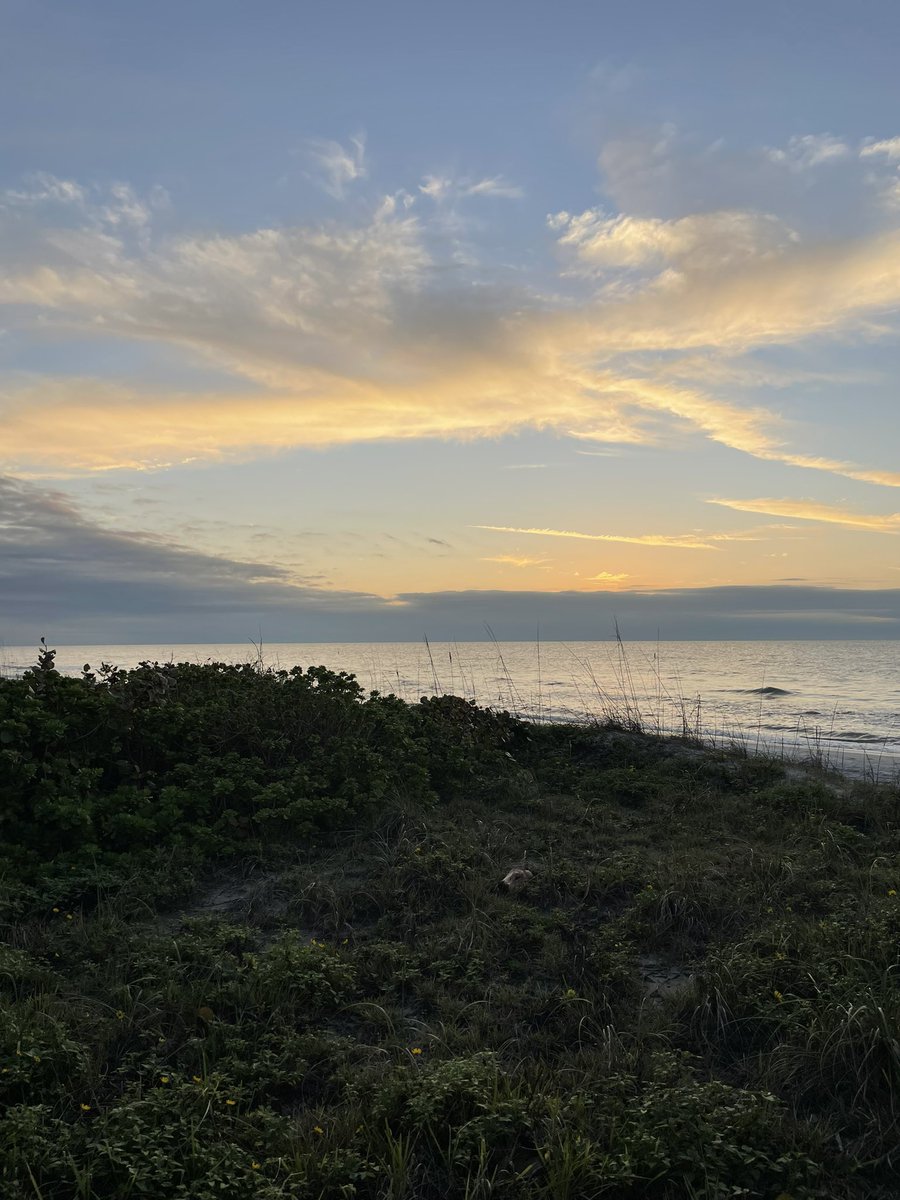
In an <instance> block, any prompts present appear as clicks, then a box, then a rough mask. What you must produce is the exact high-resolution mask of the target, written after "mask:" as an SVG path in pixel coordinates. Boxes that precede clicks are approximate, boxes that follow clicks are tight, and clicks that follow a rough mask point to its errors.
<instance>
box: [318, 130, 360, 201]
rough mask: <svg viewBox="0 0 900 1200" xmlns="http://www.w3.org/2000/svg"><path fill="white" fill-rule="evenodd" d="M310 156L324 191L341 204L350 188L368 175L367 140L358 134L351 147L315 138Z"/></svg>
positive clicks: (351, 139) (353, 138) (351, 141)
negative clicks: (349, 185) (350, 185)
mask: <svg viewBox="0 0 900 1200" xmlns="http://www.w3.org/2000/svg"><path fill="white" fill-rule="evenodd" d="M307 152H308V154H309V157H310V158H311V160H312V162H313V164H314V165H315V168H316V173H317V175H318V177H319V180H320V182H321V185H322V187H323V188H324V189H325V191H326V192H327V193H328V195H329V196H333V197H334V199H335V200H342V199H343V198H344V194H345V192H346V189H347V186H348V184H351V183H354V182H355V181H356V180H357V179H365V178H366V176H367V175H368V169H367V167H366V139H365V135H364V134H361V133H358V134H356V136H355V137H351V138H350V142H349V146H343V145H342V144H341V143H340V142H334V141H329V140H327V139H319V138H314V139H313V140H312V141H310V142H309V143H308V144H307Z"/></svg>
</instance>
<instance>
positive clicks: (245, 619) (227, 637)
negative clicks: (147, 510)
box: [0, 476, 900, 659]
mask: <svg viewBox="0 0 900 1200" xmlns="http://www.w3.org/2000/svg"><path fill="white" fill-rule="evenodd" d="M0 513H2V521H0V614H2V617H0V639H2V642H3V643H5V644H6V645H7V646H11V645H36V643H37V640H38V638H40V637H41V636H46V637H47V639H48V641H49V642H50V643H51V645H52V644H60V643H70V644H89V643H93V644H97V645H102V646H109V645H115V644H117V643H119V644H121V643H129V642H130V643H138V642H143V643H144V644H147V643H151V644H152V643H154V642H155V643H158V644H160V643H161V644H166V643H169V644H173V643H185V642H197V643H220V644H228V643H244V644H247V645H248V648H249V642H250V639H254V640H255V639H257V638H258V637H259V634H260V630H262V634H263V637H264V638H265V640H266V642H267V643H269V644H271V643H275V642H292V641H295V640H296V638H297V636H298V631H302V634H303V636H304V637H305V638H307V639H309V640H311V641H316V640H318V641H361V642H365V641H373V640H374V641H397V640H403V639H407V640H416V639H419V638H421V634H422V631H423V630H424V631H427V633H428V635H429V637H430V638H431V639H432V641H437V640H439V639H443V640H447V641H453V640H460V641H466V640H478V639H483V638H485V637H486V634H485V628H484V626H485V622H487V623H488V624H490V625H491V627H492V628H493V630H494V632H495V633H496V635H497V636H498V637H500V638H509V639H513V640H526V641H529V642H530V641H532V640H533V637H534V629H535V626H536V624H537V623H538V622H539V623H540V626H541V633H542V636H543V637H546V638H547V639H551V640H552V639H560V640H568V641H575V640H588V639H593V638H598V637H599V638H605V637H610V636H611V635H612V632H613V628H614V622H615V621H616V620H617V621H618V623H619V626H620V628H621V629H622V632H623V635H624V636H625V637H626V638H631V639H640V638H646V639H653V640H655V639H656V637H657V635H660V636H662V637H663V638H698V637H702V638H729V639H731V638H735V637H745V638H746V637H769V638H777V637H791V636H795V635H796V628H797V625H798V622H801V621H802V623H803V636H804V637H859V636H863V637H890V636H896V635H897V634H900V589H873V590H863V591H853V590H839V589H833V588H825V587H800V586H790V587H730V588H692V589H668V590H663V591H656V592H647V591H644V592H639V591H623V590H621V589H619V588H615V589H612V588H611V589H609V590H606V589H591V590H586V591H568V592H550V593H548V592H546V591H493V590H484V591H476V590H472V589H470V590H462V591H455V592H432V593H421V592H408V593H401V594H399V595H398V596H394V597H390V598H389V599H384V598H382V597H379V596H373V595H370V594H366V593H359V592H346V591H336V590H331V589H327V588H325V587H319V586H316V585H315V584H310V583H307V584H303V583H299V582H297V581H296V579H295V577H293V576H289V574H288V573H287V572H286V571H285V569H284V568H281V567H277V566H266V565H265V564H260V563H246V562H239V561H234V560H230V559H228V558H225V557H221V556H214V555H206V554H198V553H196V552H194V551H192V550H190V549H187V548H185V547H182V546H178V545H175V544H173V543H171V542H169V541H166V540H164V539H160V538H152V537H149V536H148V535H146V534H141V533H140V532H127V531H122V530H118V531H113V530H108V529H104V528H102V527H101V526H99V525H98V524H97V523H96V522H93V521H91V520H89V519H88V518H86V517H85V516H84V515H82V514H81V513H80V512H79V510H78V509H77V507H75V506H74V505H73V504H72V502H71V501H70V500H69V499H68V498H67V497H65V496H63V495H60V494H59V493H58V492H55V491H52V490H49V489H47V488H38V487H35V486H34V485H31V484H27V483H23V482H22V481H21V480H14V479H9V478H5V477H2V476H0ZM0 659H2V656H0Z"/></svg>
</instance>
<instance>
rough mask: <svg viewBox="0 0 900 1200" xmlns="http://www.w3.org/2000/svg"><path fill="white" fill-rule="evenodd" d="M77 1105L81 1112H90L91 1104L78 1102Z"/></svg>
mask: <svg viewBox="0 0 900 1200" xmlns="http://www.w3.org/2000/svg"><path fill="white" fill-rule="evenodd" d="M78 1107H79V1108H80V1109H81V1111H82V1112H90V1111H91V1106H90V1105H89V1104H79V1106H78Z"/></svg>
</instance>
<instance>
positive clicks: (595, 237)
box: [548, 208, 797, 270]
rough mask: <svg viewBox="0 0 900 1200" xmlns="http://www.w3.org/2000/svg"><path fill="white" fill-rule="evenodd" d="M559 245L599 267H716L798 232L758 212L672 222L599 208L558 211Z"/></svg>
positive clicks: (779, 245) (554, 219) (765, 251)
mask: <svg viewBox="0 0 900 1200" xmlns="http://www.w3.org/2000/svg"><path fill="white" fill-rule="evenodd" d="M548 223H549V225H550V228H551V229H553V230H555V231H558V232H559V238H558V244H559V245H560V246H561V247H563V248H564V249H566V250H570V251H572V252H573V253H574V254H575V256H576V258H577V259H578V260H579V261H580V262H581V263H583V264H584V265H585V266H587V267H591V268H594V269H596V270H609V269H616V268H626V269H627V268H647V267H657V268H660V267H663V266H665V265H667V264H676V265H677V264H684V265H687V266H689V267H691V268H692V269H695V270H696V269H701V270H703V269H706V270H709V269H714V268H720V267H723V266H727V265H728V264H731V263H737V262H741V261H743V260H745V259H750V258H756V257H759V256H763V255H771V254H773V253H775V252H777V251H779V250H783V249H784V248H785V247H786V246H788V245H789V244H790V243H791V242H793V241H796V240H797V235H796V234H795V233H793V232H792V231H791V230H789V229H787V228H786V227H785V226H784V224H783V223H782V222H781V221H779V220H778V218H777V217H773V216H770V215H769V214H766V213H754V212H740V211H730V212H712V213H697V214H694V215H692V216H688V217H681V218H680V219H678V220H674V221H662V220H659V219H658V218H655V217H634V216H628V215H626V214H619V215H617V216H611V215H609V214H607V213H606V212H605V211H604V210H603V209H601V208H589V209H587V210H586V211H585V212H582V213H578V214H577V215H574V216H573V215H571V214H570V213H567V212H560V213H555V214H554V215H553V216H551V217H549V218H548Z"/></svg>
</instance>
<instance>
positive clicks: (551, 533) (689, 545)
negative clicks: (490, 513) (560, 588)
mask: <svg viewBox="0 0 900 1200" xmlns="http://www.w3.org/2000/svg"><path fill="white" fill-rule="evenodd" d="M471 528H472V529H487V530H490V531H491V532H493V533H527V534H532V535H534V536H536V537H554V538H575V539H577V540H578V541H583V542H627V543H628V544H630V545H634V546H668V547H670V548H672V549H675V550H715V549H716V547H715V546H714V545H712V543H711V541H710V540H709V539H703V538H701V537H698V536H697V535H696V534H692V533H685V534H675V535H669V534H662V533H643V534H635V535H628V534H616V533H579V532H577V531H576V530H573V529H523V528H521V527H519V526H515V525H473V526H472V527H471Z"/></svg>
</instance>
